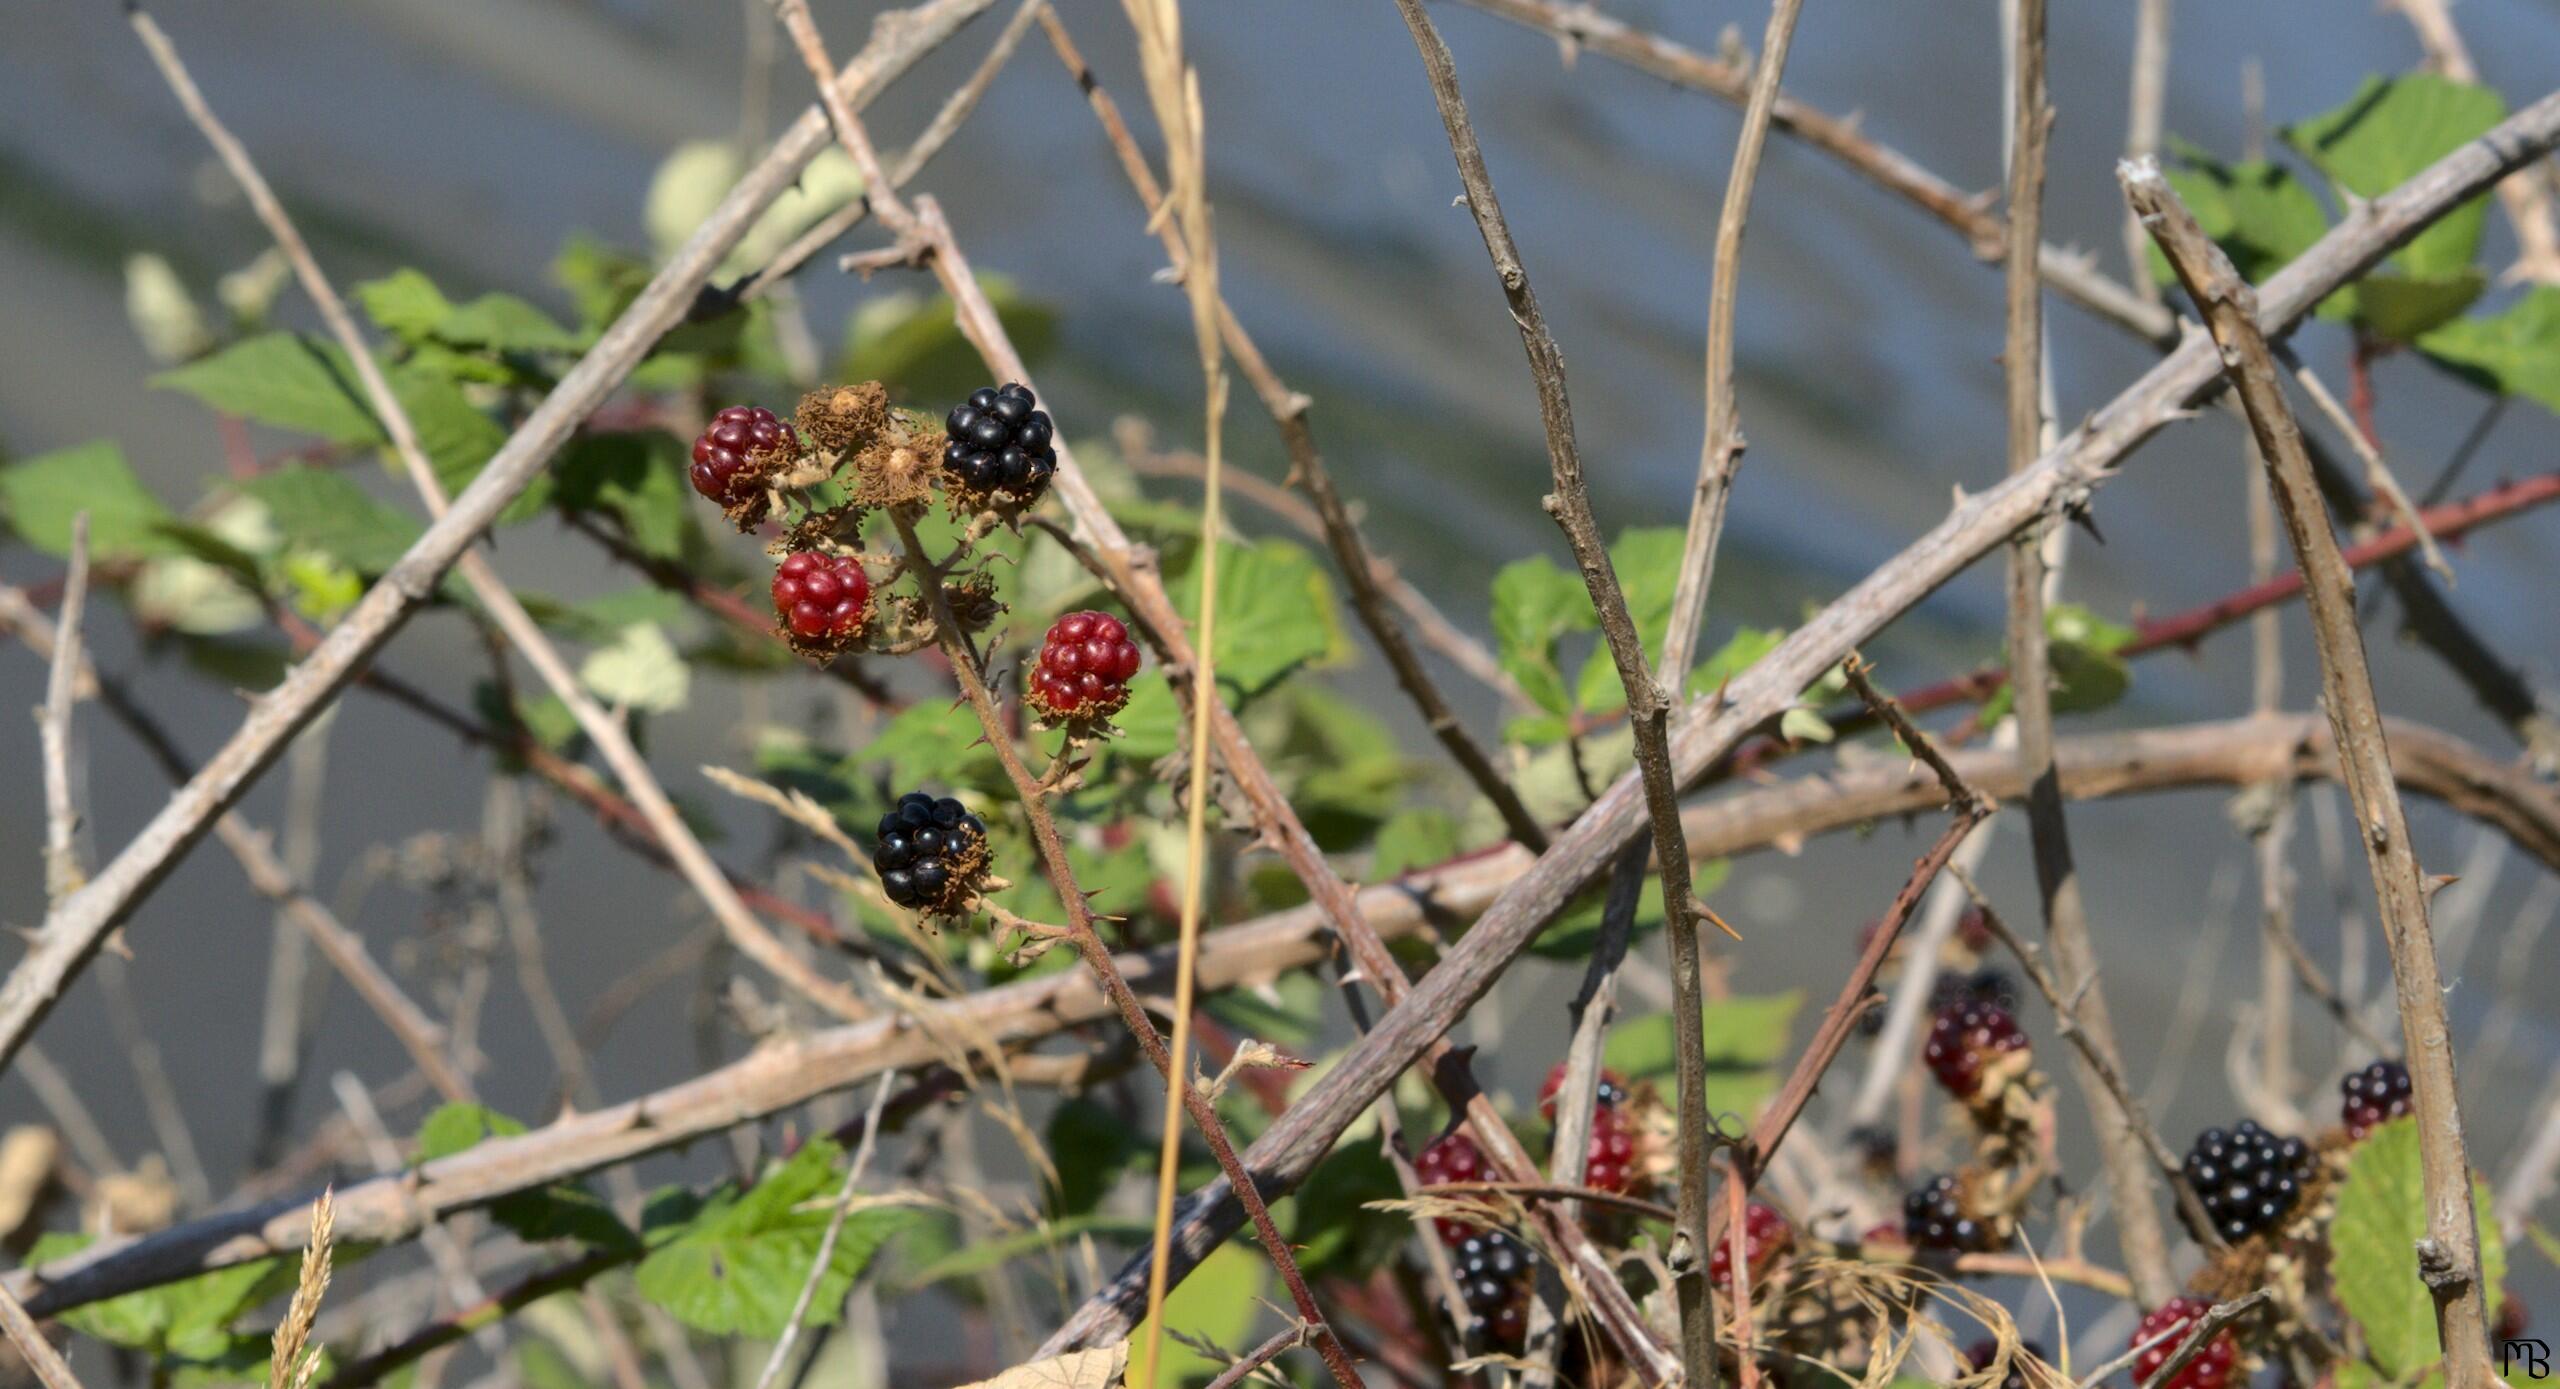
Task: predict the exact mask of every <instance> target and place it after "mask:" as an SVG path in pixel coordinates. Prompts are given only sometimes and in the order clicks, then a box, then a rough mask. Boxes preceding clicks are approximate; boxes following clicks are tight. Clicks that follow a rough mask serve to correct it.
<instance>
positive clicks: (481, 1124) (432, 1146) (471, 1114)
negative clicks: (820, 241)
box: [410, 1101, 525, 1163]
mask: <svg viewBox="0 0 2560 1389" xmlns="http://www.w3.org/2000/svg"><path fill="white" fill-rule="evenodd" d="M524 1131H525V1127H524V1125H523V1124H522V1123H521V1122H519V1121H517V1120H515V1119H511V1118H509V1117H507V1116H506V1115H504V1114H501V1113H499V1112H498V1111H496V1110H494V1109H491V1108H489V1107H488V1106H487V1105H478V1104H467V1103H463V1102H459V1101H457V1102H455V1103H453V1104H448V1105H444V1106H442V1107H441V1108H439V1109H437V1110H436V1111H435V1112H434V1113H432V1114H430V1115H428V1116H427V1117H426V1119H425V1120H424V1121H422V1122H421V1123H420V1124H419V1125H418V1136H417V1137H416V1138H415V1139H413V1140H412V1141H411V1143H410V1150H411V1152H412V1153H414V1154H415V1156H414V1158H413V1159H412V1160H413V1161H415V1162H419V1163H429V1162H434V1161H435V1160H437V1159H438V1158H449V1157H451V1156H453V1155H454V1154H456V1153H459V1152H463V1151H465V1150H466V1149H469V1148H472V1147H475V1146H477V1145H478V1144H479V1143H480V1141H481V1140H483V1139H487V1138H510V1137H513V1136H515V1135H517V1134H520V1133H523V1132H524Z"/></svg>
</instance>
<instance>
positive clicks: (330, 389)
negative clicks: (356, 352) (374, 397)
mask: <svg viewBox="0 0 2560 1389" xmlns="http://www.w3.org/2000/svg"><path fill="white" fill-rule="evenodd" d="M152 384H153V385H156V386H167V387H170V388H172V389H175V390H180V391H184V392H186V393H187V394H188V395H191V396H194V397H195V398H196V399H198V400H201V401H203V402H204V403H205V404H206V405H208V406H211V407H212V408H213V409H215V410H218V411H221V412H223V413H224V414H229V415H238V416H240V417H241V418H243V419H249V420H255V421H257V422H258V423H260V424H268V425H273V426H275V427H276V428H278V429H290V430H293V431H294V432H296V433H300V434H316V435H319V436H320V437H321V438H324V439H334V440H336V441H337V442H339V443H343V444H373V443H380V442H382V441H383V434H382V430H381V427H380V426H379V425H377V424H376V423H375V422H374V418H373V411H372V410H371V409H369V408H367V407H366V405H365V402H364V387H363V385H362V383H360V382H358V381H357V380H356V375H355V371H354V369H353V368H352V367H351V366H350V365H349V364H348V362H347V360H346V357H345V356H344V355H343V354H341V353H340V352H339V351H338V350H337V349H336V348H335V347H331V346H328V345H326V344H323V343H319V342H315V341H312V340H311V339H309V338H305V337H302V336H300V335H299V334H294V333H263V334H260V335H259V336H257V337H254V338H243V339H241V340H240V341H238V342H235V343H233V344H232V345H230V346H229V347H226V348H224V349H222V350H221V351H220V352H216V353H214V354H213V355H212V356H210V357H206V358H204V359H202V360H200V361H195V362H190V363H188V364H187V365H185V366H182V367H179V368H177V369H175V370H173V371H164V372H162V373H160V374H159V375H158V376H155V377H153V378H152Z"/></svg>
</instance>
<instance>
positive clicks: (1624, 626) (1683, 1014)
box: [1396, 0, 1717, 1389]
mask: <svg viewBox="0 0 2560 1389" xmlns="http://www.w3.org/2000/svg"><path fill="white" fill-rule="evenodd" d="M1396 8H1397V10H1398V11H1399V12H1401V13H1402V14H1403V16H1404V22H1405V28H1406V29H1408V30H1409V31H1411V33H1412V34H1413V41H1414V46H1415V48H1416V49H1417V50H1419V51H1420V53H1421V55H1422V64H1423V69H1424V72H1425V74H1426V75H1427V76H1428V77H1429V78H1430V82H1431V94H1432V100H1433V101H1434V103H1435V104H1437V105H1438V107H1439V109H1440V122H1441V125H1442V126H1443V127H1445V128H1446V130H1447V132H1448V136H1449V149H1450V153H1451V154H1452V155H1454V156H1455V157H1456V160H1457V165H1458V177H1459V180H1460V182H1461V183H1463V184H1464V185H1465V187H1466V204H1467V209H1468V211H1469V212H1470V213H1472V214H1473V215H1474V217H1475V221H1476V230H1477V231H1478V232H1479V233H1480V234H1481V235H1482V236H1483V238H1484V244H1485V251H1486V254H1487V255H1489V256H1490V257H1491V258H1492V260H1493V268H1494V273H1495V275H1496V277H1497V278H1498V279H1500V281H1501V283H1502V292H1503V297H1504V298H1505V300H1506V301H1508V303H1509V305H1510V308H1511V316H1512V319H1513V321H1514V322H1515V323H1516V324H1517V325H1518V326H1519V329H1520V343H1521V346H1522V348H1523V349H1525V350H1526V352H1527V353H1528V357H1529V375H1530V378H1531V380H1532V381H1533V383H1534V384H1535V385H1536V387H1537V392H1538V414H1539V418H1540V420H1541V422H1542V423H1543V424H1544V426H1545V430H1546V440H1547V467H1548V470H1549V471H1550V473H1551V474H1552V475H1553V481H1554V490H1553V491H1552V492H1551V493H1549V495H1548V497H1547V499H1546V502H1545V506H1546V509H1547V511H1548V514H1550V515H1552V516H1553V517H1554V518H1555V519H1556V523H1557V524H1558V525H1559V526H1560V527H1562V528H1563V530H1564V533H1565V539H1566V541H1567V543H1569V544H1570V545H1571V546H1572V548H1573V555H1574V563H1575V564H1576V566H1578V567H1579V568H1580V569H1581V571H1582V580H1583V584H1584V586H1585V587H1587V588H1588V589H1589V590H1590V591H1591V602H1592V606H1593V607H1594V608H1595V609H1597V610H1598V612H1599V615H1600V630H1601V633H1602V635H1603V636H1604V637H1605V638H1606V639H1607V641H1608V646H1609V655H1610V659H1611V660H1612V661H1613V662H1614V663H1615V664H1616V665H1617V667H1618V679H1619V682H1620V683H1621V684H1622V685H1623V686H1624V687H1625V689H1626V695H1627V717H1628V724H1629V727H1630V728H1631V729H1632V731H1633V732H1634V734H1635V747H1636V762H1637V765H1638V766H1639V767H1640V768H1641V769H1642V772H1643V784H1644V794H1645V801H1646V804H1647V806H1648V807H1649V809H1650V811H1651V815H1652V821H1653V834H1654V843H1655V845H1656V846H1657V847H1658V850H1659V855H1658V856H1659V858H1660V860H1661V863H1662V909H1663V916H1664V920H1665V923H1666V925H1665V935H1666V936H1668V938H1669V940H1670V945H1671V981H1672V992H1673V1004H1672V1016H1673V1017H1675V1018H1693V1017H1697V1016H1699V1015H1700V1012H1701V1011H1702V1009H1703V1007H1704V1001H1703V999H1702V998H1701V996H1700V987H1699V949H1698V921H1697V912H1696V908H1695V906H1694V904H1693V902H1692V899H1691V892H1690V881H1689V855H1688V850H1687V848H1686V846H1685V845H1684V844H1683V843H1682V841H1681V837H1680V804H1679V786H1678V782H1677V779H1676V778H1675V776H1674V774H1673V769H1672V764H1671V751H1670V739H1669V735H1668V731H1667V722H1668V717H1669V713H1670V696H1669V695H1668V694H1666V693H1665V691H1664V690H1663V689H1662V687H1661V685H1660V684H1659V683H1657V682H1656V681H1655V679H1654V675H1653V671H1652V670H1651V669H1650V668H1649V667H1648V666H1647V665H1646V664H1645V655H1644V641H1643V638H1642V637H1641V636H1640V635H1639V634H1638V633H1637V632H1636V629H1635V623H1634V621H1633V620H1632V619H1631V618H1630V617H1629V615H1628V612H1627V600H1626V595H1625V593H1623V592H1622V591H1621V590H1620V589H1619V587H1618V577H1617V573H1616V571H1615V570H1614V569H1613V568H1612V567H1611V565H1610V562H1609V549H1608V545H1607V543H1606V542H1605V541H1603V540H1602V539H1601V536H1600V525H1599V521H1598V520H1597V518H1595V517H1594V516H1593V515H1592V512H1591V495H1590V489H1589V488H1588V487H1587V486H1586V485H1585V483H1584V481H1583V476H1582V456H1581V452H1580V450H1579V448H1578V447H1577V446H1576V445H1575V443H1574V437H1573V408H1572V405H1571V403H1570V401H1569V400H1568V398H1567V395H1566V391H1565V378H1564V355H1563V353H1562V352H1560V351H1559V350H1558V349H1557V347H1556V342H1555V337H1554V335H1553V334H1551V333H1549V332H1548V331H1547V325H1546V319H1545V316H1544V315H1543V314H1541V313H1540V312H1539V309H1538V299H1537V294H1536V292H1535V291H1534V290H1532V289H1531V288H1530V286H1529V274H1528V271H1527V270H1526V269H1525V268H1524V267H1523V266H1522V265H1521V263H1520V255H1519V251H1518V248H1517V247H1515V246H1514V245H1513V244H1512V241H1511V229H1510V227H1509V225H1508V224H1507V223H1505V221H1504V220H1503V216H1502V204H1501V201H1500V200H1499V199H1498V198H1497V197H1496V196H1495V194H1494V190H1493V178H1492V175H1491V174H1490V173H1488V172H1487V171H1486V169H1485V163H1484V151H1483V150H1482V148H1481V147H1480V146H1479V145H1478V144H1477V142H1476V136H1475V128H1474V125H1473V123H1472V122H1471V121H1470V120H1469V119H1468V117H1467V106H1466V98H1465V96H1464V95H1463V94H1461V93H1460V91H1459V90H1458V70H1457V62H1456V60H1455V59H1454V58H1453V57H1451V56H1450V53H1449V45H1448V44H1447V43H1446V42H1445V41H1443V40H1442V39H1441V37H1440V31H1439V30H1438V28H1437V27H1435V26H1434V25H1433V24H1432V22H1431V17H1430V16H1429V15H1428V14H1426V13H1425V12H1424V11H1423V8H1422V0H1396ZM1437 973H1438V972H1437V971H1434V974H1435V976H1436V975H1437ZM1672 1035H1673V1037H1674V1038H1675V1039H1676V1049H1677V1052H1678V1056H1679V1097H1678V1105H1677V1108H1678V1113H1679V1125H1680V1141H1679V1158H1678V1165H1679V1170H1680V1203H1679V1210H1680V1221H1679V1223H1678V1226H1677V1227H1676V1229H1675V1231H1674V1234H1673V1243H1672V1249H1671V1259H1670V1264H1671V1274H1672V1280H1673V1286H1674V1290H1675V1292H1676V1293H1677V1295H1678V1301H1679V1306H1680V1362H1681V1365H1682V1368H1683V1371H1684V1374H1685V1381H1684V1382H1686V1383H1687V1384H1689V1385H1691V1386H1694V1387H1695V1389H1713V1386H1714V1385H1715V1383H1716V1372H1717V1365H1716V1353H1715V1324H1716V1317H1715V1296H1714V1290H1713V1289H1712V1288H1710V1287H1709V1286H1708V1283H1707V1256H1708V1251H1709V1250H1710V1249H1712V1248H1713V1247H1714V1243H1713V1241H1712V1239H1710V1237H1709V1234H1708V1220H1709V1212H1708V1204H1707V1138H1708V1133H1709V1131H1710V1130H1711V1129H1712V1128H1713V1127H1714V1125H1715V1118H1714V1116H1713V1114H1712V1113H1711V1112H1710V1111H1709V1110H1708V1108H1707V1093H1706V1092H1707V1086H1706V1042H1705V1038H1704V1036H1703V1035H1702V1034H1701V1033H1700V1031H1699V1030H1698V1029H1697V1028H1693V1027H1687V1026H1681V1027H1675V1028H1673V1029H1672Z"/></svg>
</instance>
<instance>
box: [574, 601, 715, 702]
mask: <svg viewBox="0 0 2560 1389" xmlns="http://www.w3.org/2000/svg"><path fill="white" fill-rule="evenodd" d="M578 683H580V684H582V685H585V686H586V687H587V689H588V690H590V691H591V692H593V693H594V695H595V697H596V698H598V699H600V700H603V701H604V702H605V704H606V705H607V706H609V707H616V708H623V709H638V710H642V711H644V712H647V713H653V714H662V713H665V712H667V711H668V710H670V709H681V708H683V707H684V703H685V700H686V699H687V698H689V697H690V696H691V695H692V692H693V671H692V669H691V667H688V666H687V665H686V664H685V662H684V658H683V657H682V656H679V655H677V654H676V648H675V645H674V643H672V642H670V641H668V640H667V634H666V633H665V632H664V631H662V630H660V629H659V627H658V624H656V623H654V622H641V623H635V624H633V625H631V626H629V627H625V628H623V629H622V634H621V635H620V636H619V637H617V638H615V640H614V643H613V645H611V646H608V647H605V648H604V649H602V650H600V651H597V652H595V653H593V654H592V655H590V656H588V657H587V659H586V660H585V661H584V662H582V663H581V664H580V665H579V666H578Z"/></svg>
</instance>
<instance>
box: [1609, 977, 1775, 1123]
mask: <svg viewBox="0 0 2560 1389" xmlns="http://www.w3.org/2000/svg"><path fill="white" fill-rule="evenodd" d="M1803 1006H1804V994H1803V992H1802V991H1801V990H1789V991H1788V992H1786V993H1783V994H1761V995H1754V996H1745V997H1740V998H1729V999H1725V1000H1723V1001H1722V1002H1718V1003H1712V1004H1709V1005H1708V1006H1707V1010H1706V1016H1705V1021H1704V1024H1703V1027H1702V1029H1701V1030H1702V1034H1703V1036H1704V1037H1705V1040H1706V1051H1707V1103H1708V1105H1709V1106H1710V1107H1712V1108H1714V1109H1715V1110H1717V1111H1718V1112H1720V1113H1721V1112H1732V1113H1737V1114H1741V1115H1743V1116H1745V1117H1746V1118H1748V1117H1749V1116H1750V1115H1751V1114H1752V1113H1753V1112H1755V1111H1756V1110H1758V1109H1759V1107H1760V1105H1761V1103H1762V1102H1763V1101H1765V1100H1766V1099H1768V1097H1769V1095H1770V1094H1771V1093H1772V1092H1773V1091H1775V1090H1776V1089H1777V1084H1778V1072H1777V1063H1778V1059H1779V1058H1780V1057H1782V1056H1784V1055H1785V1054H1786V1051H1787V1038H1788V1033H1789V1032H1790V1031H1791V1030H1792V1028H1793V1025H1794V1022H1795V1016H1796V1012H1797V1010H1799V1009H1800V1008H1802V1007H1803ZM1676 1043H1677V1038H1675V1037H1674V1036H1673V1035H1672V1020H1671V1015H1670V1014H1668V1013H1649V1014H1646V1015H1645V1016H1643V1017H1637V1018H1629V1019H1627V1020H1626V1021H1624V1022H1622V1023H1619V1024H1618V1025H1617V1026H1615V1027H1613V1028H1611V1029H1610V1030H1609V1040H1608V1042H1607V1043H1606V1044H1605V1045H1604V1046H1603V1047H1602V1048H1601V1052H1600V1056H1601V1060H1602V1061H1603V1062H1605V1063H1606V1064H1607V1065H1608V1066H1609V1067H1610V1069H1612V1070H1615V1071H1617V1072H1618V1073H1619V1074H1621V1075H1623V1076H1625V1077H1627V1078H1628V1079H1629V1080H1659V1079H1661V1078H1663V1077H1666V1076H1670V1075H1672V1074H1673V1073H1674V1072H1676V1071H1677V1070H1678V1069H1679V1064H1678V1053H1677V1051H1676V1050H1675V1047H1676Z"/></svg>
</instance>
